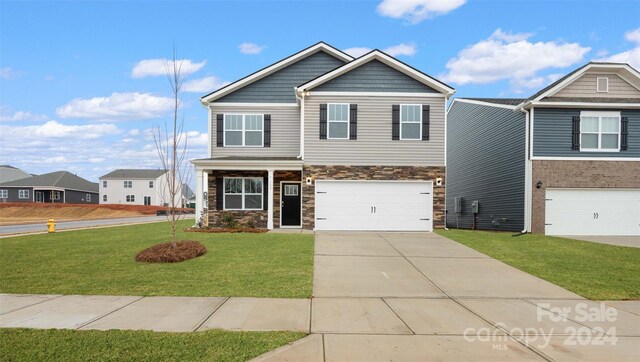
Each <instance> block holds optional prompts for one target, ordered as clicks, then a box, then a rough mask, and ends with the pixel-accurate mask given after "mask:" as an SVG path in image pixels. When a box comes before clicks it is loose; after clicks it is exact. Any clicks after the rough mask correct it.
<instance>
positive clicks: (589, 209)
mask: <svg viewBox="0 0 640 362" xmlns="http://www.w3.org/2000/svg"><path fill="white" fill-rule="evenodd" d="M545 205H546V210H545V214H546V220H545V233H546V234H547V235H640V190H638V189H547V192H546V202H545Z"/></svg>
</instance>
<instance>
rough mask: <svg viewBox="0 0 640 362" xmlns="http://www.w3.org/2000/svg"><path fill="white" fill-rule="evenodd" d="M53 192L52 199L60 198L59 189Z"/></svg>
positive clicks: (57, 199)
mask: <svg viewBox="0 0 640 362" xmlns="http://www.w3.org/2000/svg"><path fill="white" fill-rule="evenodd" d="M52 192H53V200H54V201H59V200H60V191H52Z"/></svg>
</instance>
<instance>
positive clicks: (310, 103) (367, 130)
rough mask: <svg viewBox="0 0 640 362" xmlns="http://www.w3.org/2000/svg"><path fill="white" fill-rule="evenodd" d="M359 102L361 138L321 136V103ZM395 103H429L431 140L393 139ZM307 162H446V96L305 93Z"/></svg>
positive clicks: (322, 163) (398, 163)
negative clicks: (315, 94)
mask: <svg viewBox="0 0 640 362" xmlns="http://www.w3.org/2000/svg"><path fill="white" fill-rule="evenodd" d="M321 103H351V104H353V103H355V104H357V105H358V139H357V140H332V139H325V140H321V139H319V134H320V131H319V127H320V126H319V123H320V104H321ZM394 104H428V105H430V108H431V116H430V120H431V127H430V140H429V141H420V140H402V141H392V140H391V115H392V114H391V110H392V105H394ZM304 117H305V119H304V147H305V152H304V162H305V164H308V165H362V166H375V165H378V166H444V96H442V97H398V96H396V97H391V96H385V97H366V96H353V97H336V96H314V95H313V93H312V95H311V96H310V97H305V113H304Z"/></svg>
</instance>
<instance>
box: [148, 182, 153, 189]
mask: <svg viewBox="0 0 640 362" xmlns="http://www.w3.org/2000/svg"><path fill="white" fill-rule="evenodd" d="M153 185H154V182H153V180H151V181H149V188H150V189H152V188H153Z"/></svg>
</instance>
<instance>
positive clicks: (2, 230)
mask: <svg viewBox="0 0 640 362" xmlns="http://www.w3.org/2000/svg"><path fill="white" fill-rule="evenodd" d="M193 217H194V216H193V215H187V218H193ZM165 220H167V218H166V216H141V217H123V218H117V219H98V220H82V221H62V222H58V223H56V230H68V229H83V228H90V227H96V226H109V225H123V224H140V223H152V222H160V221H165ZM45 231H47V225H46V223H45V222H43V223H40V224H25V225H7V226H0V235H7V234H16V233H36V232H45Z"/></svg>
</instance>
